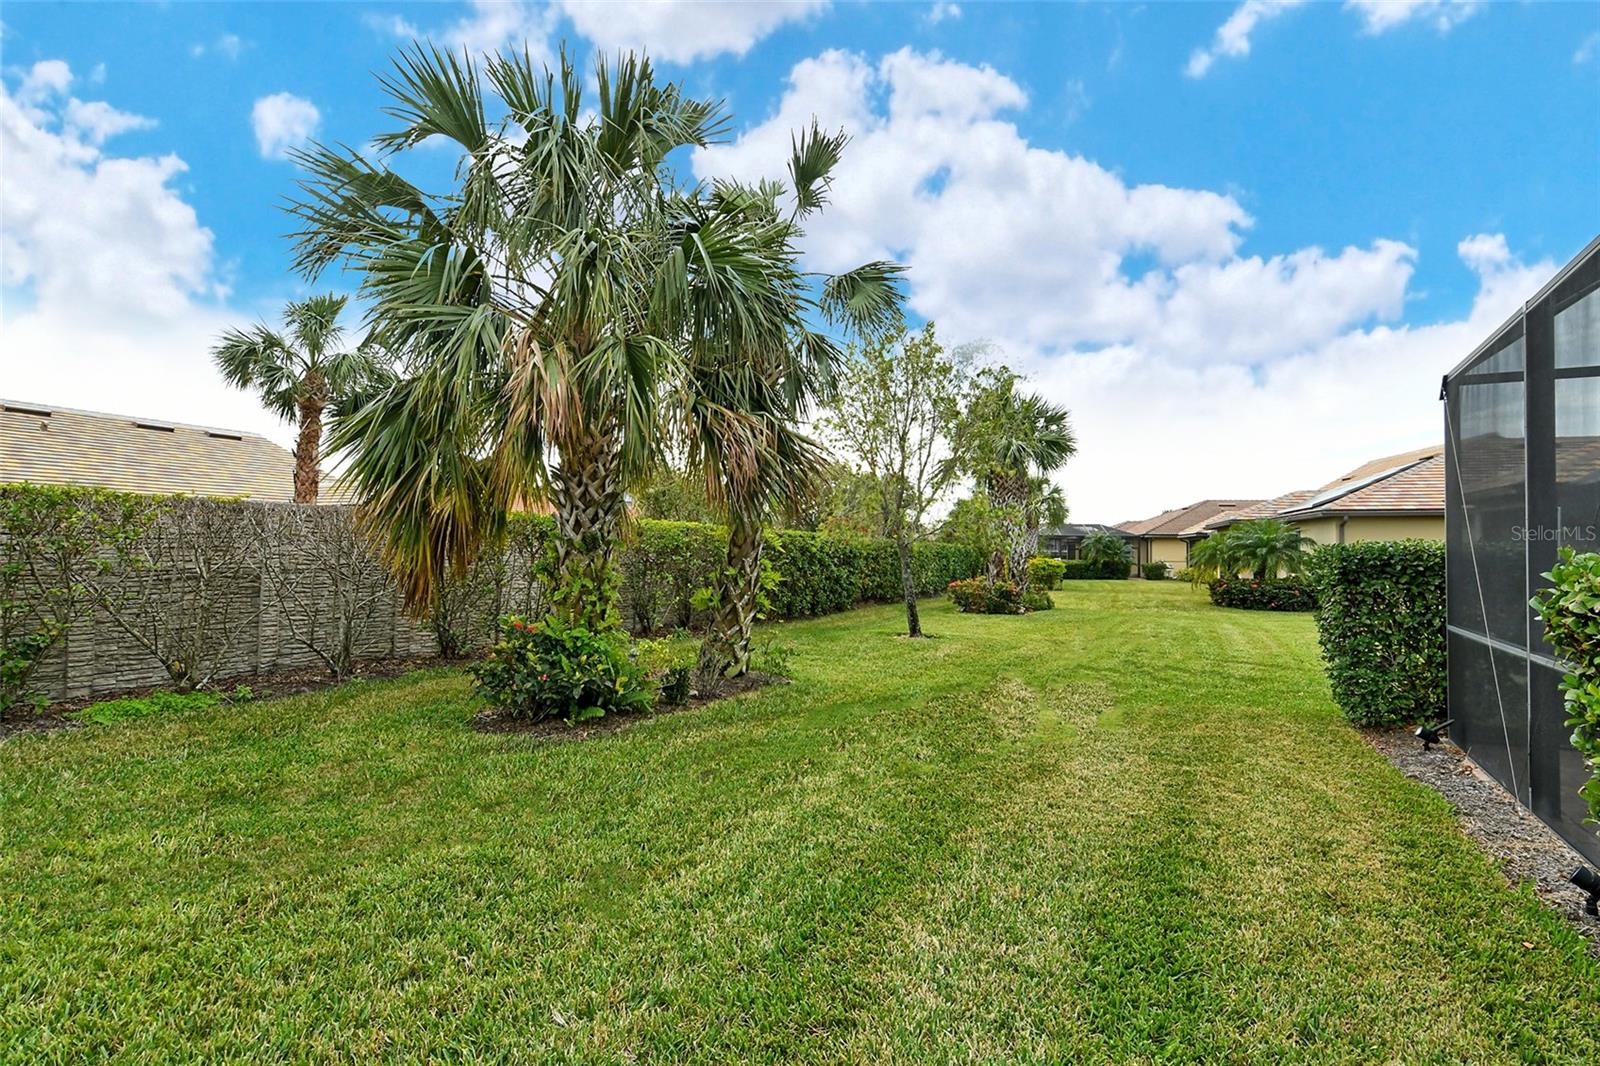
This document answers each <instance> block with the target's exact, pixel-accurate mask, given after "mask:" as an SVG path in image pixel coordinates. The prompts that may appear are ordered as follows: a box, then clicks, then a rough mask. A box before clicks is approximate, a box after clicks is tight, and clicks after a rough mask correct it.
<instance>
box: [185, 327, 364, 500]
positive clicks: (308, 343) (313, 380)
mask: <svg viewBox="0 0 1600 1066" xmlns="http://www.w3.org/2000/svg"><path fill="white" fill-rule="evenodd" d="M346 299H347V298H346V297H344V296H313V297H311V298H310V299H307V300H299V301H294V302H291V303H290V304H289V305H288V306H287V307H285V308H284V311H283V321H284V324H285V326H287V327H288V328H287V335H285V334H284V333H278V332H275V331H273V330H271V329H268V328H267V327H266V326H265V325H258V326H256V327H254V328H253V329H248V330H240V329H230V330H227V331H226V332H224V333H223V334H222V337H221V338H220V339H219V340H218V341H217V343H216V345H215V347H213V348H212V350H211V357H212V359H213V360H215V362H216V364H217V369H218V370H220V371H222V377H223V380H225V381H226V382H227V383H228V384H230V385H232V386H234V387H235V388H239V389H254V390H256V391H257V392H258V393H259V394H260V396H261V402H262V404H263V405H264V406H265V407H266V408H267V410H269V411H271V412H272V413H273V414H275V415H278V416H279V417H280V418H282V419H284V420H285V421H289V422H295V423H297V424H298V425H299V434H298V439H297V440H296V442H295V447H294V501H295V502H296V503H316V502H317V494H318V492H319V490H320V488H321V479H322V466H321V461H322V419H323V414H324V413H325V412H327V411H328V409H329V408H330V407H332V408H333V409H334V412H335V413H339V412H340V411H341V410H344V409H350V408H353V407H354V406H356V405H358V404H359V402H360V401H361V400H363V399H365V398H366V397H367V396H368V395H369V394H370V393H371V392H373V391H375V390H376V389H378V388H381V387H382V386H384V385H386V384H387V383H388V380H389V377H390V373H391V372H390V371H389V368H388V367H387V366H386V365H385V364H384V363H383V362H381V361H380V360H379V358H378V357H377V355H376V351H375V349H374V348H373V346H371V345H369V344H365V343H363V344H360V345H357V346H356V347H355V348H353V349H350V350H348V351H341V350H339V341H340V340H341V339H342V338H343V336H344V329H343V328H342V327H341V326H340V325H339V315H340V313H341V312H343V311H344V306H345V302H346Z"/></svg>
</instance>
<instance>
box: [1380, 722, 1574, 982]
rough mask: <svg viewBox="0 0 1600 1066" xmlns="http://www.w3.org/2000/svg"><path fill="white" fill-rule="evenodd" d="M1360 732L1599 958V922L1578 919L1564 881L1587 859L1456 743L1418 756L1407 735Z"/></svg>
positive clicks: (1416, 742)
mask: <svg viewBox="0 0 1600 1066" xmlns="http://www.w3.org/2000/svg"><path fill="white" fill-rule="evenodd" d="M1362 733H1363V735H1364V736H1365V737H1366V738H1367V741H1368V742H1369V743H1370V744H1371V745H1372V746H1373V747H1374V748H1377V749H1378V751H1379V752H1381V753H1382V754H1383V755H1384V756H1385V757H1386V758H1387V759H1388V760H1389V761H1390V762H1391V763H1393V764H1394V765H1395V767H1396V769H1398V770H1399V771H1400V772H1401V773H1403V774H1405V775H1406V776H1407V777H1409V778H1411V779H1413V780H1415V781H1421V782H1422V783H1423V784H1425V785H1428V786H1430V787H1431V788H1433V789H1434V790H1435V791H1436V792H1438V793H1439V794H1440V795H1442V796H1443V797H1444V798H1445V799H1446V800H1448V801H1449V802H1450V805H1451V806H1452V807H1454V808H1455V811H1456V817H1457V818H1458V819H1460V822H1461V828H1462V830H1463V831H1464V832H1465V833H1466V834H1467V836H1469V837H1471V838H1472V839H1473V840H1474V841H1476V842H1477V843H1478V845H1479V846H1480V847H1482V848H1483V850H1485V851H1487V852H1488V853H1489V854H1490V855H1492V856H1494V857H1495V859H1496V860H1498V862H1499V864H1500V870H1501V872H1502V873H1504V874H1505V875H1506V880H1507V881H1510V882H1511V884H1512V885H1521V884H1523V883H1524V882H1530V883H1531V884H1532V886H1533V891H1534V894H1535V895H1536V896H1538V897H1539V899H1540V900H1541V901H1543V902H1544V904H1545V905H1546V906H1548V907H1549V908H1550V909H1551V910H1553V911H1555V912H1556V913H1557V914H1559V915H1561V916H1562V917H1563V918H1565V919H1566V920H1567V921H1568V922H1569V923H1570V924H1571V925H1572V927H1573V928H1574V929H1576V930H1577V931H1578V932H1579V933H1580V934H1581V935H1583V936H1585V937H1587V938H1588V939H1589V943H1590V946H1591V947H1592V949H1593V950H1594V952H1595V954H1596V955H1600V919H1595V918H1591V917H1589V916H1588V915H1587V914H1585V913H1583V904H1584V901H1585V899H1587V898H1588V897H1586V896H1585V895H1584V894H1583V893H1582V892H1580V891H1579V890H1578V888H1577V886H1576V885H1573V884H1571V883H1570V882H1568V881H1567V878H1568V877H1569V876H1571V874H1572V871H1573V870H1575V869H1577V868H1578V867H1579V866H1580V865H1583V866H1588V865H1591V864H1590V863H1589V861H1588V860H1587V859H1585V858H1584V857H1583V856H1582V855H1579V854H1578V852H1577V851H1575V850H1574V849H1573V848H1572V846H1571V845H1570V844H1568V843H1567V842H1566V841H1565V840H1562V839H1561V837H1559V836H1558V835H1556V832H1555V830H1553V829H1551V828H1550V827H1549V826H1547V825H1545V824H1544V823H1543V822H1541V821H1540V820H1539V819H1538V818H1536V817H1534V816H1533V814H1532V813H1531V812H1529V811H1528V810H1527V809H1526V808H1525V807H1523V806H1522V805H1521V804H1520V803H1518V802H1517V801H1516V799H1515V798H1513V797H1512V795H1511V793H1509V792H1507V791H1506V790H1505V788H1503V787H1502V786H1501V784H1500V782H1498V781H1496V780H1495V779H1494V778H1492V777H1490V776H1489V775H1488V774H1486V773H1484V771H1483V770H1482V769H1481V768H1480V767H1479V766H1478V764H1477V763H1475V762H1473V761H1472V759H1471V758H1469V757H1468V756H1467V753H1466V752H1464V751H1462V750H1461V749H1460V748H1458V747H1456V746H1455V745H1454V744H1452V743H1449V742H1448V741H1446V742H1445V743H1443V744H1441V745H1440V746H1439V747H1436V748H1434V749H1433V750H1432V751H1429V752H1424V751H1423V750H1422V741H1420V740H1418V739H1417V737H1416V736H1415V734H1413V733H1412V731H1411V730H1409V729H1404V728H1400V729H1366V730H1362Z"/></svg>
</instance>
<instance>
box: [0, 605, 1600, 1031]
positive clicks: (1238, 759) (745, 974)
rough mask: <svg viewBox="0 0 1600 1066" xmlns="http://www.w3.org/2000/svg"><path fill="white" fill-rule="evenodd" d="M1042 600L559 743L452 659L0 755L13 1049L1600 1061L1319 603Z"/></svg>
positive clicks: (834, 621) (3, 935) (5, 1005)
mask: <svg viewBox="0 0 1600 1066" xmlns="http://www.w3.org/2000/svg"><path fill="white" fill-rule="evenodd" d="M1056 600H1057V603H1058V604H1059V605H1060V606H1059V608H1058V609H1057V610H1055V611H1052V612H1048V613H1043V614H1038V615H1033V616H1028V617H1025V618H969V617H965V616H957V615H954V614H953V613H951V612H950V611H949V609H948V607H947V606H944V605H929V607H928V609H927V614H928V622H929V629H930V631H931V632H933V633H934V634H935V635H936V639H934V640H931V641H928V642H922V643H911V642H907V641H905V640H903V639H900V638H898V637H897V636H896V635H895V634H896V632H897V625H898V617H897V612H896V611H895V609H893V608H872V609H867V610H863V611H858V612H853V613H851V614H848V615H840V616H834V617H830V618H826V619H819V620H816V621H813V622H807V623H801V624H794V623H791V624H787V625H784V626H781V627H774V629H775V630H777V631H778V632H779V634H780V636H781V637H782V638H783V639H787V640H790V641H792V642H793V643H794V644H795V646H796V649H797V658H796V673H797V681H796V683H795V684H794V685H791V686H785V687H781V688H775V689H768V690H765V691H763V692H760V693H755V694H752V695H749V696H746V697H743V698H741V699H738V700H735V701H730V702H728V703H726V704H722V705H718V706H714V707H710V708H704V709H701V710H697V711H693V712H688V713H685V714H680V715H671V716H665V717H662V718H659V719H655V720H650V721H644V722H641V723H639V724H638V725H636V726H633V727H631V728H630V729H628V730H626V731H624V732H622V733H620V734H617V735H614V736H610V737H605V738H601V739H598V740H594V741H588V742H584V743H578V744H539V743H534V742H530V741H528V740H526V739H522V738H516V737H508V736H490V735H483V734H477V733H474V732H472V731H471V730H470V729H469V728H467V723H468V721H469V719H470V717H471V715H472V713H473V712H474V710H475V707H474V704H473V702H472V700H471V698H470V686H469V684H468V683H467V681H466V680H465V679H464V678H462V677H461V676H459V675H457V674H454V673H450V672H444V673H436V674H428V675H419V676H414V677H412V678H409V679H406V680H403V681H398V682H386V683H373V684H363V685H358V686H350V687H347V688H345V689H341V690H338V691H336V692H334V693H324V694H318V695H310V696H305V697H298V698H295V699H291V700H285V701H273V702H265V703H262V704H259V705H254V706H250V707H247V708H245V709H244V710H243V711H241V712H222V713H213V714H211V715H209V716H207V715H192V716H186V717H182V718H177V719H167V720H160V719H145V720H142V721H139V722H132V723H127V724H125V725H121V726H116V727H108V728H105V729H97V730H92V731H90V730H86V731H82V732H79V733H75V734H68V735H60V736H53V737H46V738H25V739H23V740H20V741H15V742H8V743H7V744H5V745H0V893H3V895H4V899H5V901H6V903H7V905H6V906H5V907H4V908H0V1060H3V1061H13V1060H18V1061H35V1060H42V1061H51V1060H56V1061H78V1060H81V1059H82V1058H84V1057H91V1058H92V1057H99V1056H106V1057H112V1058H122V1059H127V1060H130V1061H139V1060H145V1061H172V1060H183V1059H202V1058H203V1059H211V1060H226V1059H229V1058H232V1059H234V1060H237V1061H245V1060H256V1059H260V1058H263V1057H264V1058H273V1057H277V1058H282V1059H293V1060H300V1059H307V1058H310V1059H319V1058H320V1059H348V1058H358V1059H359V1058H382V1059H385V1060H414V1061H421V1060H424V1059H428V1058H434V1059H451V1060H460V1059H471V1058H479V1059H498V1058H513V1059H517V1058H521V1059H524V1060H529V1061H563V1060H568V1061H601V1062H609V1061H615V1062H630V1061H632V1062H637V1061H704V1062H723V1061H730V1060H745V1061H770V1062H793V1061H869V1060H872V1061H972V1060H979V1061H1041V1062H1043V1061H1073V1060H1078V1061H1103V1060H1105V1059H1107V1058H1114V1059H1131V1060H1143V1061H1185V1060H1187V1061H1217V1060H1235V1061H1245V1060H1250V1059H1258V1058H1262V1057H1272V1058H1277V1059H1280V1060H1285V1061H1305V1062H1322V1061H1340V1060H1344V1061H1370V1060H1374V1059H1377V1060H1404V1061H1430V1060H1432V1061H1458V1060H1461V1059H1464V1058H1465V1059H1472V1060H1475V1061H1498V1060H1519V1059H1539V1060H1545V1061H1574V1062H1584V1061H1594V1060H1595V1059H1597V1058H1600V968H1597V967H1596V965H1595V962H1594V960H1593V958H1592V957H1591V956H1588V955H1586V954H1585V953H1584V951H1583V948H1582V946H1581V944H1580V942H1579V940H1578V938H1577V937H1576V936H1574V935H1573V934H1572V933H1571V932H1570V930H1567V929H1566V928H1565V927H1564V926H1563V925H1562V924H1561V923H1560V921H1559V920H1557V919H1556V918H1555V917H1554V916H1552V915H1550V914H1548V913H1547V912H1545V911H1543V910H1542V909H1541V908H1540V907H1538V906H1537V904H1535V903H1534V902H1533V901H1532V900H1531V898H1529V897H1528V896H1526V895H1525V894H1519V893H1517V892H1515V891H1513V890H1511V889H1509V888H1507V887H1506V886H1505V884H1504V882H1503V880H1501V879H1500V878H1499V874H1498V873H1497V872H1496V871H1495V870H1494V869H1493V867H1492V864H1491V863H1490V862H1489V861H1488V860H1487V859H1486V858H1484V857H1483V856H1482V855H1481V854H1480V853H1478V852H1477V851H1476V850H1475V849H1474V848H1473V846H1472V845H1471V844H1470V843H1469V842H1468V841H1466V840H1465V839H1464V838H1463V837H1462V836H1461V835H1460V833H1459V831H1458V830H1457V828H1456V826H1455V824H1454V820H1453V816H1452V815H1451V814H1450V812H1449V810H1448V808H1447V807H1446V805H1445V804H1444V803H1443V801H1442V800H1440V799H1439V798H1438V797H1437V796H1435V795H1433V794H1432V793H1431V792H1428V791H1427V790H1426V789H1424V788H1423V787H1422V786H1419V785H1417V784H1415V783H1412V782H1409V781H1406V780H1405V779H1404V778H1403V777H1401V776H1400V775H1399V774H1397V773H1395V772H1394V771H1393V770H1392V769H1391V768H1390V767H1389V766H1388V765H1387V764H1386V763H1385V762H1383V760H1381V759H1380V758H1379V757H1378V756H1377V755H1376V754H1375V753H1374V752H1373V751H1372V750H1371V749H1370V748H1369V747H1367V745H1366V744H1365V743H1364V742H1363V741H1362V740H1361V739H1360V738H1359V737H1358V736H1357V735H1356V734H1354V733H1353V732H1352V731H1350V730H1349V729H1348V728H1346V727H1345V726H1344V725H1343V724H1342V723H1340V722H1339V720H1338V719H1337V716H1336V714H1335V712H1334V711H1333V709H1332V707H1331V706H1330V704H1329V702H1328V699H1327V690H1326V684H1325V682H1324V681H1323V680H1322V676H1321V671H1320V667H1319V665H1318V660H1317V652H1316V647H1315V636H1314V630H1313V628H1312V626H1311V624H1310V620H1309V619H1308V618H1305V617H1303V616H1285V615H1265V614H1249V613H1242V612H1232V611H1220V610H1217V609H1213V608H1211V607H1210V606H1209V605H1207V604H1206V603H1205V602H1204V597H1203V595H1202V594H1198V593H1195V592H1193V591H1192V590H1190V589H1188V588H1186V587H1184V586H1180V585H1178V584H1176V583H1166V584H1147V583H1142V582H1129V583H1088V582H1085V583H1076V584H1075V585H1073V586H1071V587H1069V588H1067V589H1064V590H1062V591H1061V592H1059V593H1057V594H1056ZM1524 943H1529V944H1532V945H1533V947H1531V948H1524V947H1523V946H1522V945H1523V944H1524Z"/></svg>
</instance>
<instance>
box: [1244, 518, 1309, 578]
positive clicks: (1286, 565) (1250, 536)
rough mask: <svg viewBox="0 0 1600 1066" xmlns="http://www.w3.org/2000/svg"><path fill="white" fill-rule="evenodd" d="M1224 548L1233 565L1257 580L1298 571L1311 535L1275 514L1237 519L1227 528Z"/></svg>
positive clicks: (1303, 560) (1303, 563) (1304, 559)
mask: <svg viewBox="0 0 1600 1066" xmlns="http://www.w3.org/2000/svg"><path fill="white" fill-rule="evenodd" d="M1227 536H1228V542H1227V543H1228V549H1229V551H1230V553H1231V555H1232V557H1233V559H1234V560H1235V561H1236V563H1237V568H1238V569H1241V570H1249V571H1250V572H1251V573H1253V574H1254V575H1255V576H1256V580H1258V581H1266V580H1267V579H1269V578H1275V577H1277V576H1279V575H1280V574H1298V573H1299V572H1300V570H1301V568H1303V567H1304V566H1305V562H1306V558H1307V556H1306V546H1307V545H1309V544H1311V543H1312V541H1311V538H1309V537H1306V536H1304V535H1303V534H1301V532H1300V530H1298V529H1296V528H1295V527H1294V526H1291V525H1289V524H1288V523H1286V522H1283V521H1280V520H1279V519H1276V518H1257V519H1254V520H1252V521H1249V522H1240V523H1238V524H1237V525H1235V526H1234V527H1233V528H1231V529H1229V530H1228V533H1227Z"/></svg>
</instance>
